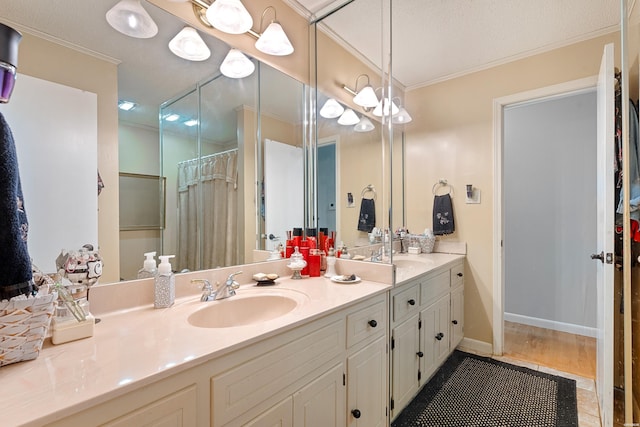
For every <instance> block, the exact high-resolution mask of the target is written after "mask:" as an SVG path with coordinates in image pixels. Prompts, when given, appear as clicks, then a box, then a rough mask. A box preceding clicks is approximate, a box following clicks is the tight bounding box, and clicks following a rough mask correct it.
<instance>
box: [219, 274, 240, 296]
mask: <svg viewBox="0 0 640 427" xmlns="http://www.w3.org/2000/svg"><path fill="white" fill-rule="evenodd" d="M241 273H242V271H238V272H237V273H232V274H230V275H229V277H227V281H226V282H224V284H222V285H218V287H217V289H216V291H215V295H214V296H213V299H214V300H219V299H225V298H229V297H232V296H234V295H235V294H236V289H238V288H239V287H240V285H239V284H238V282H236V281H235V279H234V276H237V275H238V274H241Z"/></svg>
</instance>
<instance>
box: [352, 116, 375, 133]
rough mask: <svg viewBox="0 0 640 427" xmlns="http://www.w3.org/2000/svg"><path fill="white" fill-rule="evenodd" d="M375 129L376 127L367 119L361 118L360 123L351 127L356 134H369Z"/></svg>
mask: <svg viewBox="0 0 640 427" xmlns="http://www.w3.org/2000/svg"><path fill="white" fill-rule="evenodd" d="M375 128H376V127H375V126H374V125H373V123H371V120H369V118H368V117H365V116H363V117H362V118H361V119H360V122H359V123H357V124H356V125H355V126H354V127H353V130H355V131H356V132H371V131H372V130H374V129H375Z"/></svg>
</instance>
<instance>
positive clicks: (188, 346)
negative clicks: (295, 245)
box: [0, 253, 464, 427]
mask: <svg viewBox="0 0 640 427" xmlns="http://www.w3.org/2000/svg"><path fill="white" fill-rule="evenodd" d="M415 257H418V258H415ZM463 258H464V256H463V255H454V254H441V253H433V254H427V255H399V256H396V255H394V259H397V260H400V259H414V260H416V259H417V260H421V261H423V263H422V264H418V267H419V268H415V266H413V265H412V266H411V268H409V269H407V268H397V269H396V285H398V284H401V283H402V282H403V281H406V280H408V279H409V278H410V277H415V275H416V274H425V273H427V272H429V271H431V270H435V269H437V268H440V267H444V266H447V265H448V264H452V263H454V262H456V261H457V260H461V259H463ZM423 264H424V266H423ZM341 266H342V270H348V272H349V273H351V272H354V273H355V274H357V275H359V276H360V277H362V278H363V280H362V281H361V282H360V283H357V284H337V283H333V282H331V281H330V280H329V279H326V278H324V277H319V278H306V279H303V280H291V279H290V278H280V279H278V281H277V282H278V284H277V285H276V286H274V287H261V288H258V287H256V286H255V285H253V284H247V285H243V286H241V287H240V289H239V290H238V291H237V292H238V296H242V295H246V294H247V293H252V292H253V293H255V292H261V293H268V292H270V290H273V292H275V293H278V292H289V293H293V294H295V295H297V296H298V299H300V298H301V299H302V300H304V302H303V303H302V304H300V305H299V306H298V307H297V308H296V309H294V310H293V311H291V312H290V313H288V314H285V315H283V316H282V317H279V318H276V319H273V320H269V321H264V322H261V323H259V324H255V325H247V326H237V327H232V328H199V327H195V326H192V325H191V324H189V323H188V321H187V318H188V316H189V315H190V314H191V313H193V312H194V311H196V310H198V309H201V308H203V307H206V306H207V305H208V304H224V303H225V300H222V301H216V302H200V299H199V298H200V294H199V293H197V294H196V293H194V290H193V289H194V288H193V287H191V288H190V289H189V290H188V291H187V292H186V293H187V294H188V296H182V295H185V291H184V287H188V285H187V286H185V285H183V284H181V283H180V282H179V281H178V282H177V284H176V289H177V294H178V295H179V296H181V297H180V298H179V299H177V300H176V303H175V304H174V305H173V306H172V307H170V308H167V309H154V308H153V305H152V304H145V305H140V306H138V307H135V308H130V309H126V310H109V311H108V312H106V313H100V314H99V315H97V316H96V317H99V318H100V320H101V321H100V323H98V324H97V325H96V326H95V332H94V335H93V336H92V337H90V338H85V339H81V340H78V341H73V342H69V343H65V344H62V345H57V346H56V345H53V344H51V342H50V340H49V339H47V340H46V341H45V343H44V346H43V349H42V351H41V353H40V355H39V356H38V358H37V359H35V360H32V361H25V362H20V363H16V364H12V365H7V366H4V367H2V368H0V384H2V389H3V398H2V400H1V401H0V420H1V424H2V426H3V427H7V426H41V425H45V424H46V423H48V422H52V421H55V420H58V419H60V418H64V417H66V416H68V415H71V414H73V413H75V412H78V411H80V410H83V409H86V408H89V407H91V406H93V405H96V404H99V403H102V402H105V401H107V400H110V399H113V398H115V397H117V396H120V395H123V394H125V393H128V392H131V391H133V390H136V389H138V388H140V387H143V386H145V385H147V384H149V383H152V382H155V381H158V380H161V379H163V378H166V377H168V376H170V375H173V374H176V373H178V372H181V371H183V370H186V369H188V368H191V367H194V366H196V365H199V364H201V363H204V362H206V361H208V360H211V359H214V358H216V357H220V356H222V355H224V354H227V353H229V352H231V351H234V350H237V349H239V348H242V347H245V346H247V345H250V344H252V343H255V342H258V341H260V340H263V339H265V338H268V337H271V336H274V335H276V334H279V333H281V332H285V331H287V330H291V329H293V328H295V327H297V326H300V325H302V324H304V323H307V322H309V321H312V320H314V319H317V318H320V317H323V316H325V315H327V314H330V313H332V312H335V311H337V310H340V309H342V308H345V307H347V306H349V305H352V304H354V303H356V302H359V301H361V300H363V299H366V298H368V297H371V296H374V295H377V294H380V293H384V292H386V291H388V290H389V289H390V288H391V285H390V284H385V283H380V282H387V281H388V282H391V280H388V277H389V276H390V275H389V274H386V273H385V272H386V271H390V266H389V265H386V266H385V265H380V264H378V265H376V264H372V263H365V262H358V261H348V262H344V263H343V264H341ZM244 268H245V272H247V270H250V269H252V268H254V269H256V268H263V269H264V268H265V267H264V264H263V266H262V267H255V266H254V267H247V266H245V267H244ZM223 271H224V270H223ZM256 271H259V270H256ZM339 272H340V270H339ZM202 274H203V273H198V275H199V277H202ZM251 274H253V273H251ZM198 275H196V274H195V273H194V276H193V277H198ZM249 277H250V276H249ZM189 278H190V276H188V275H186V276H185V279H184V281H186V282H187V283H188V280H189ZM367 279H373V280H380V282H377V281H373V280H367ZM399 279H400V280H399ZM146 280H147V281H146V282H145V281H137V282H128V283H127V282H124V283H123V284H124V286H120V284H116V285H115V286H113V285H106V286H104V287H103V290H101V291H100V292H102V293H103V294H102V295H101V294H99V293H98V292H96V295H101V296H102V297H105V299H109V298H106V296H107V295H109V294H112V298H111V299H122V295H121V294H120V293H121V292H123V289H125V290H126V289H131V288H127V286H134V287H136V288H143V287H144V288H146V289H147V294H148V290H149V289H150V286H149V285H151V287H152V281H151V279H146ZM109 287H113V289H111V290H110V289H109ZM179 287H182V290H181V291H180V289H179ZM118 288H119V290H118ZM105 289H106V290H105ZM105 292H106V293H105ZM119 292H120V293H119ZM125 292H129V291H125ZM196 292H197V291H196ZM127 295H129V294H127ZM132 298H134V297H133V296H132ZM234 298H237V297H234ZM92 307H93V303H92Z"/></svg>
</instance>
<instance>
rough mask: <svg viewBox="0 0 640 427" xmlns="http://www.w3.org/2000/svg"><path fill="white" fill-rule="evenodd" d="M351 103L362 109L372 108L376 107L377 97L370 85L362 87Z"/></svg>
mask: <svg viewBox="0 0 640 427" xmlns="http://www.w3.org/2000/svg"><path fill="white" fill-rule="evenodd" d="M353 102H355V103H356V104H357V105H359V106H361V107H364V108H373V107H375V106H376V105H378V97H377V96H376V92H375V91H374V90H373V87H371V85H367V86H365V87H363V88H362V89H361V90H360V92H358V93H357V94H356V96H354V97H353Z"/></svg>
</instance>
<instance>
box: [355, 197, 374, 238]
mask: <svg viewBox="0 0 640 427" xmlns="http://www.w3.org/2000/svg"><path fill="white" fill-rule="evenodd" d="M375 226H376V203H375V201H374V200H373V199H362V201H361V202H360V218H358V230H359V231H366V232H367V233H370V232H371V230H373V228H374V227H375Z"/></svg>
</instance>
